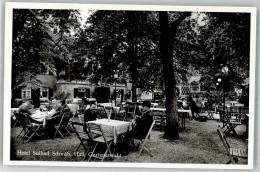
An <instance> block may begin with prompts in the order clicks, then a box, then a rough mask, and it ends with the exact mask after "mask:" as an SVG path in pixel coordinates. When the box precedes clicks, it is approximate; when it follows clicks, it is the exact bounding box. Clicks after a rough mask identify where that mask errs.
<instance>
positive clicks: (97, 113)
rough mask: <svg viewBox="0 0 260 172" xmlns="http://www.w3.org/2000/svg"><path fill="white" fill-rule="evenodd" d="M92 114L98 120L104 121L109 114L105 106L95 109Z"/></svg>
mask: <svg viewBox="0 0 260 172" xmlns="http://www.w3.org/2000/svg"><path fill="white" fill-rule="evenodd" d="M92 113H93V114H94V115H95V116H96V117H97V118H98V119H104V118H107V113H106V111H105V109H104V107H103V106H101V107H99V106H98V108H95V109H92Z"/></svg>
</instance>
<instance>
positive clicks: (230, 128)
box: [222, 112, 242, 135]
mask: <svg viewBox="0 0 260 172" xmlns="http://www.w3.org/2000/svg"><path fill="white" fill-rule="evenodd" d="M241 116H242V115H241V114H240V113H232V112H231V113H228V114H226V117H225V119H224V121H223V128H222V129H224V133H226V134H227V133H228V134H229V133H233V134H234V135H237V133H236V130H235V128H236V127H237V126H238V125H241V124H242V122H241ZM224 123H225V124H224Z"/></svg>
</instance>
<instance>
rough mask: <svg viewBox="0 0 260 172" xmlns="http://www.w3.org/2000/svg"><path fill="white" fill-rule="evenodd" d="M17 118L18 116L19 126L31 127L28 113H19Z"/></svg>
mask: <svg viewBox="0 0 260 172" xmlns="http://www.w3.org/2000/svg"><path fill="white" fill-rule="evenodd" d="M19 116H20V117H19V118H20V120H21V125H23V126H24V127H31V128H32V127H33V124H32V122H31V120H30V117H29V114H28V113H23V112H20V114H19Z"/></svg>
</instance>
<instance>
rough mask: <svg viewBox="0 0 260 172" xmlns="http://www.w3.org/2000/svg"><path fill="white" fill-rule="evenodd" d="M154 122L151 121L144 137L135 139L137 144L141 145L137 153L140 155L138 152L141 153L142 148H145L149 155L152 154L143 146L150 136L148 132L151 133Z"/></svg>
mask: <svg viewBox="0 0 260 172" xmlns="http://www.w3.org/2000/svg"><path fill="white" fill-rule="evenodd" d="M154 124H155V121H153V122H152V124H151V127H150V129H149V130H148V132H147V134H146V137H145V138H144V139H137V140H138V141H139V144H138V145H141V148H140V150H139V154H138V155H140V154H141V153H142V151H143V149H145V150H146V151H147V152H148V154H149V155H150V156H151V157H153V155H152V153H151V152H150V150H149V149H148V148H147V147H146V146H145V143H146V142H147V140H148V138H149V137H150V133H151V131H152V129H153V127H154Z"/></svg>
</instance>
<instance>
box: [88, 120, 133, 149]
mask: <svg viewBox="0 0 260 172" xmlns="http://www.w3.org/2000/svg"><path fill="white" fill-rule="evenodd" d="M88 123H93V124H98V125H101V128H102V130H103V131H104V134H105V135H106V136H110V137H114V144H116V142H117V136H118V135H120V134H123V133H126V132H128V131H129V130H131V129H132V128H131V126H132V125H131V122H126V121H119V120H110V121H108V119H98V120H96V121H89V122H88Z"/></svg>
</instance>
